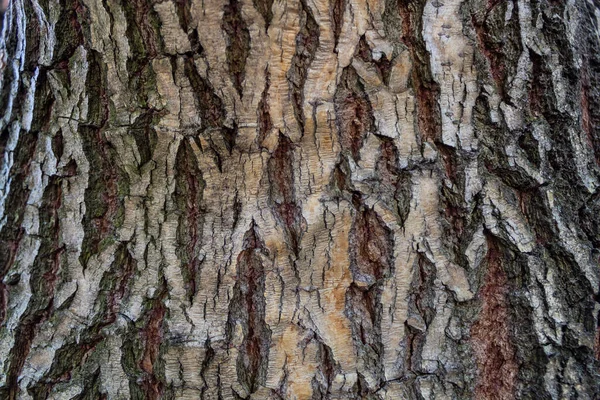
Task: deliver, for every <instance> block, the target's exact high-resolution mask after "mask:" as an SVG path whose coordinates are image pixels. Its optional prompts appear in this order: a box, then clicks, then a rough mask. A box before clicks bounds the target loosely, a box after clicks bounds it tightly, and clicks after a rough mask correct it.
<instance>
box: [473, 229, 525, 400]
mask: <svg viewBox="0 0 600 400" xmlns="http://www.w3.org/2000/svg"><path fill="white" fill-rule="evenodd" d="M488 248H489V251H488V254H487V276H486V280H485V284H484V285H483V288H482V289H481V292H480V297H481V300H482V303H483V305H482V310H481V313H480V315H479V320H478V321H477V322H476V323H475V324H474V325H473V327H472V328H471V341H472V346H473V350H474V352H475V357H476V359H477V360H476V361H477V367H478V370H479V378H478V382H477V387H476V389H475V398H477V399H498V400H500V399H502V400H506V399H513V398H515V383H516V380H517V373H518V369H519V366H518V364H517V360H516V356H515V349H514V346H513V344H512V343H511V340H510V327H509V325H508V321H509V319H510V314H509V305H508V299H507V294H508V290H509V288H508V281H507V278H506V274H505V272H504V270H503V269H502V259H501V254H500V252H499V249H498V245H497V243H496V242H495V241H494V240H492V239H490V238H488Z"/></svg>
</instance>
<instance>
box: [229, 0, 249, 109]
mask: <svg viewBox="0 0 600 400" xmlns="http://www.w3.org/2000/svg"><path fill="white" fill-rule="evenodd" d="M223 10H224V13H223V30H224V31H225V32H226V33H227V37H228V44H227V49H226V51H225V53H226V55H227V64H228V67H229V73H230V74H231V77H232V79H233V86H234V87H235V89H236V90H237V92H238V94H239V95H240V97H242V95H243V87H242V83H243V82H244V77H245V76H246V60H247V59H248V55H249V54H250V32H249V31H248V27H247V25H246V22H245V21H244V18H243V17H242V5H241V4H240V2H239V0H230V1H229V4H227V5H226V6H225V7H224V9H223Z"/></svg>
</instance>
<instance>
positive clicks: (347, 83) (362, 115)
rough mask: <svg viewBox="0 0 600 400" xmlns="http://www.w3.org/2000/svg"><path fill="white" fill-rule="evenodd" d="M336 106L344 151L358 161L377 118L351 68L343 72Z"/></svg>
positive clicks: (336, 95)
mask: <svg viewBox="0 0 600 400" xmlns="http://www.w3.org/2000/svg"><path fill="white" fill-rule="evenodd" d="M334 106H335V115H336V124H337V126H338V133H339V135H340V145H341V147H342V151H346V152H348V153H349V154H350V155H351V156H352V157H353V158H354V159H355V160H358V159H359V158H360V154H359V153H360V149H361V147H362V144H363V141H364V139H365V137H366V136H367V133H369V132H373V129H374V126H375V118H374V117H373V110H372V108H371V103H370V102H369V98H368V96H367V94H366V92H365V89H364V87H363V85H362V83H361V82H360V79H359V77H358V74H357V73H356V71H355V70H354V68H352V67H351V66H349V67H346V68H344V71H343V72H342V77H341V79H340V84H339V85H338V87H337V90H336V92H335V97H334Z"/></svg>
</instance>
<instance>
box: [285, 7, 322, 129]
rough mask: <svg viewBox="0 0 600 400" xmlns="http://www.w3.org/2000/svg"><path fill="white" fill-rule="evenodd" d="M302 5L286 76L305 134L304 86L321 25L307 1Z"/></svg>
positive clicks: (296, 112)
mask: <svg viewBox="0 0 600 400" xmlns="http://www.w3.org/2000/svg"><path fill="white" fill-rule="evenodd" d="M300 4H301V10H300V32H298V35H296V52H295V54H294V57H293V58H292V65H291V66H290V69H289V71H288V72H287V75H286V76H287V79H288V81H289V84H290V92H291V95H292V107H293V108H294V114H295V116H296V119H297V120H298V123H299V124H300V127H301V129H302V132H303V133H304V118H305V116H304V84H305V82H306V78H307V75H308V68H309V66H310V64H311V63H312V61H313V59H314V58H315V53H316V52H317V48H318V47H319V25H318V24H317V22H316V21H315V18H314V16H313V14H312V11H311V9H310V7H309V6H308V5H307V4H306V1H305V0H301V1H300Z"/></svg>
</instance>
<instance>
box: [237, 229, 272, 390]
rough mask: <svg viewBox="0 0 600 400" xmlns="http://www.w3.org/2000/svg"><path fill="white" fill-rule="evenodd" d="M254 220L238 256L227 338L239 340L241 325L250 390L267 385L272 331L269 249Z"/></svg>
mask: <svg viewBox="0 0 600 400" xmlns="http://www.w3.org/2000/svg"><path fill="white" fill-rule="evenodd" d="M256 229H257V228H256V225H255V224H254V222H252V225H251V227H250V229H249V230H248V231H247V232H246V234H245V235H244V247H243V248H244V249H243V250H242V252H241V253H240V254H239V255H238V257H237V279H236V283H235V286H234V288H233V297H232V299H231V302H230V303H229V316H228V319H227V341H228V342H229V343H232V341H233V340H234V339H235V332H236V326H237V325H239V326H241V330H242V331H243V339H242V341H241V344H240V346H239V355H238V359H237V376H238V381H239V383H240V384H242V386H243V387H244V388H245V389H246V391H247V392H248V393H253V392H255V391H256V390H257V389H258V387H259V386H260V385H264V383H265V380H266V374H267V365H268V355H269V346H270V343H271V330H270V329H269V326H268V325H267V324H266V322H265V312H266V303H265V296H264V292H265V267H264V265H263V258H264V257H266V256H267V255H268V254H267V250H266V248H265V245H264V243H263V242H262V240H261V239H260V237H259V236H258V233H257V231H256Z"/></svg>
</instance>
